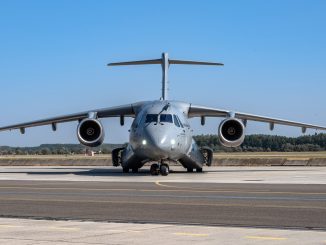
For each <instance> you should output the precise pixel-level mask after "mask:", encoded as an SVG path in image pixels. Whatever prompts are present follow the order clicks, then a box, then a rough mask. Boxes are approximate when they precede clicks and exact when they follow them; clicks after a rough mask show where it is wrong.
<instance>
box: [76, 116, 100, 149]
mask: <svg viewBox="0 0 326 245" xmlns="http://www.w3.org/2000/svg"><path fill="white" fill-rule="evenodd" d="M77 137H78V140H79V142H80V143H81V144H83V145H86V146H90V147H96V146H99V145H101V144H102V143H103V140H104V129H103V126H102V124H101V122H100V121H99V120H97V119H93V118H85V119H84V120H82V121H81V122H80V123H79V125H78V128H77Z"/></svg>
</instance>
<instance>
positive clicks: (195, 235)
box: [173, 232, 208, 237]
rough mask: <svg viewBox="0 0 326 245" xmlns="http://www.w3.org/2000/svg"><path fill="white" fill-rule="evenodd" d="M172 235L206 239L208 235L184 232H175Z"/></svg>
mask: <svg viewBox="0 0 326 245" xmlns="http://www.w3.org/2000/svg"><path fill="white" fill-rule="evenodd" d="M173 235H177V236H191V237H207V236H208V234H199V233H186V232H176V233H173Z"/></svg>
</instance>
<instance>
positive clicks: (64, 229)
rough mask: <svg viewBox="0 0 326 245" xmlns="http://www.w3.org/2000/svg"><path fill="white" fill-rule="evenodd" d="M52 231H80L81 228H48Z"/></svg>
mask: <svg viewBox="0 0 326 245" xmlns="http://www.w3.org/2000/svg"><path fill="white" fill-rule="evenodd" d="M48 228H49V229H51V230H60V231H67V232H70V231H80V228H76V227H57V226H50V227H48Z"/></svg>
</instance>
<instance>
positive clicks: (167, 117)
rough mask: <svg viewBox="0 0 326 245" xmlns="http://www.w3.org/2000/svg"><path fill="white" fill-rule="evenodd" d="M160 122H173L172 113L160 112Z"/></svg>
mask: <svg viewBox="0 0 326 245" xmlns="http://www.w3.org/2000/svg"><path fill="white" fill-rule="evenodd" d="M160 122H161V123H163V122H167V123H173V120H172V115H171V114H161V115H160Z"/></svg>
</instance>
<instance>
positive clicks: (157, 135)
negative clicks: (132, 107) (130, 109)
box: [122, 100, 204, 168]
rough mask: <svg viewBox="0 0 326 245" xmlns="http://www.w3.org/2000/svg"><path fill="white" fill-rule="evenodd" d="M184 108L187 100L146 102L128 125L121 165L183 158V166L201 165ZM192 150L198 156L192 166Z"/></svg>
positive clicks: (187, 105)
mask: <svg viewBox="0 0 326 245" xmlns="http://www.w3.org/2000/svg"><path fill="white" fill-rule="evenodd" d="M187 108H189V103H184V102H177V101H169V100H157V101H151V102H147V103H145V104H144V105H143V106H142V107H141V108H140V109H139V111H138V112H137V113H136V117H135V119H134V121H133V123H132V125H131V129H130V141H129V144H128V146H127V147H126V149H125V150H124V152H123V153H122V166H123V167H126V168H136V167H141V166H143V164H144V163H146V162H148V161H158V162H161V161H164V160H167V161H175V162H176V161H179V160H180V159H183V162H184V163H185V164H183V165H184V166H185V167H194V168H201V167H202V164H203V163H204V160H203V159H202V157H201V156H202V154H201V153H200V152H199V149H198V147H197V145H196V144H195V142H194V140H193V138H192V130H191V128H190V124H189V122H188V112H187ZM191 151H192V154H191V155H197V156H194V157H195V158H198V157H199V158H200V160H201V161H199V162H198V161H196V163H197V164H196V165H195V166H193V165H194V164H193V161H191V159H190V158H189V152H191ZM187 156H188V157H187ZM187 160H188V161H187ZM188 165H189V166H188Z"/></svg>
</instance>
